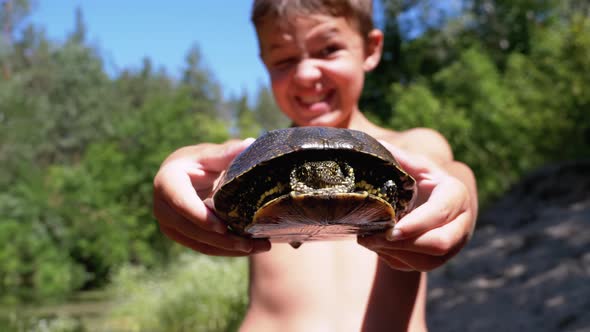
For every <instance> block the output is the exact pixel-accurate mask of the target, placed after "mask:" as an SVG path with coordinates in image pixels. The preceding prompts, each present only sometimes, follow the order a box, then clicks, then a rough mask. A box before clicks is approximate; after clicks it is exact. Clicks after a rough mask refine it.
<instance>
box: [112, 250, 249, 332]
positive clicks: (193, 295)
mask: <svg viewBox="0 0 590 332" xmlns="http://www.w3.org/2000/svg"><path fill="white" fill-rule="evenodd" d="M246 271H247V261H246V260H245V259H222V258H213V257H208V256H202V255H195V254H183V255H181V256H180V258H179V260H178V261H177V262H175V263H174V264H172V265H171V266H170V267H169V268H167V269H166V270H164V271H161V272H154V271H152V272H150V273H147V272H146V271H145V270H143V269H138V268H135V267H126V268H123V269H122V270H121V271H120V272H119V273H118V274H117V276H116V277H115V279H114V282H113V285H112V287H113V289H114V292H115V294H116V299H117V302H118V304H117V305H116V306H115V307H114V309H113V313H112V316H111V318H110V319H108V321H109V322H108V323H107V325H109V328H108V329H114V330H118V329H121V330H125V331H170V332H173V331H236V330H237V328H238V326H239V323H240V322H241V320H242V318H243V315H244V313H245V310H246V305H247V273H246Z"/></svg>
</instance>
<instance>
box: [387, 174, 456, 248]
mask: <svg viewBox="0 0 590 332" xmlns="http://www.w3.org/2000/svg"><path fill="white" fill-rule="evenodd" d="M463 187H464V186H463V185H462V184H461V183H460V182H459V181H458V180H456V179H454V178H452V177H446V178H445V179H444V180H443V181H442V182H441V183H440V184H438V185H437V186H436V187H435V189H434V190H433V191H432V193H431V195H430V197H429V198H428V200H427V201H426V202H425V203H423V204H422V205H420V206H418V207H417V208H415V209H414V210H412V211H411V212H410V213H408V214H407V215H405V216H404V217H403V218H402V219H401V220H400V221H399V222H398V223H397V224H396V225H395V226H394V227H393V228H392V229H391V230H388V231H387V238H388V239H389V240H391V241H396V240H400V239H405V238H410V237H415V236H417V235H419V234H422V233H424V232H426V231H428V230H431V229H434V228H437V227H440V226H442V225H444V224H446V223H448V222H450V221H451V220H453V219H455V218H456V217H457V216H458V215H459V214H460V213H463V212H465V204H458V203H460V202H457V200H461V190H462V188H463Z"/></svg>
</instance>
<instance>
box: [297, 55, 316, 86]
mask: <svg viewBox="0 0 590 332" xmlns="http://www.w3.org/2000/svg"><path fill="white" fill-rule="evenodd" d="M321 77H322V72H321V70H320V69H319V68H318V66H317V65H316V64H315V63H314V61H313V59H303V60H301V61H300V62H299V64H298V65H297V68H296V70H295V80H296V82H297V83H298V84H301V85H303V86H305V87H313V86H314V85H315V83H316V82H317V80H319V79H320V78H321Z"/></svg>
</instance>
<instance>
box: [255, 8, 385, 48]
mask: <svg viewBox="0 0 590 332" xmlns="http://www.w3.org/2000/svg"><path fill="white" fill-rule="evenodd" d="M316 14H322V15H328V16H334V17H344V18H346V20H347V21H349V23H350V24H352V25H353V26H354V28H355V29H356V30H357V31H358V32H359V34H360V35H361V36H362V37H363V38H364V39H366V38H367V36H368V35H369V33H370V32H371V31H372V30H373V29H374V25H373V1H372V0H254V5H253V6H252V18H251V19H252V23H253V24H254V26H255V27H256V29H258V28H259V27H260V26H261V24H262V21H263V20H264V19H273V20H277V21H280V22H287V23H288V22H290V21H291V20H292V19H293V18H295V17H297V16H309V15H316Z"/></svg>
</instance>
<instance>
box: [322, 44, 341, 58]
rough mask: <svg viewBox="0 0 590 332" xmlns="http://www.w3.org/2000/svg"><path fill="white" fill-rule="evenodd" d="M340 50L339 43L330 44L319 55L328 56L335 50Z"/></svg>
mask: <svg viewBox="0 0 590 332" xmlns="http://www.w3.org/2000/svg"><path fill="white" fill-rule="evenodd" d="M338 50H340V47H339V46H338V45H328V46H326V47H324V48H323V49H322V50H321V51H320V52H319V55H320V56H321V57H326V56H329V55H331V54H333V53H335V52H337V51H338Z"/></svg>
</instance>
